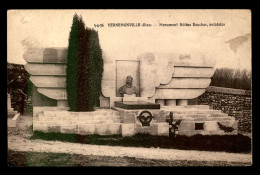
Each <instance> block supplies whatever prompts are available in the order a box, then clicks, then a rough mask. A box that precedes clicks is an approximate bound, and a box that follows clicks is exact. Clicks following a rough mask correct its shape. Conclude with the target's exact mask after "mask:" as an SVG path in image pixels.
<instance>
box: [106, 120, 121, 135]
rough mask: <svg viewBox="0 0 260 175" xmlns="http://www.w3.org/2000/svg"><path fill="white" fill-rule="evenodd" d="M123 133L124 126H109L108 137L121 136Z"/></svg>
mask: <svg viewBox="0 0 260 175" xmlns="http://www.w3.org/2000/svg"><path fill="white" fill-rule="evenodd" d="M121 133H122V124H121V123H111V124H109V125H108V129H107V131H106V135H112V134H121Z"/></svg>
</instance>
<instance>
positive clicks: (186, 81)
mask: <svg viewBox="0 0 260 175" xmlns="http://www.w3.org/2000/svg"><path fill="white" fill-rule="evenodd" d="M210 82H211V79H210V78H172V80H171V81H170V82H169V83H168V84H166V85H160V86H159V87H157V88H159V89H164V88H168V89H169V88H171V89H175V88H207V87H208V86H209V84H210Z"/></svg>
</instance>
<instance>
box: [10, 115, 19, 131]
mask: <svg viewBox="0 0 260 175" xmlns="http://www.w3.org/2000/svg"><path fill="white" fill-rule="evenodd" d="M20 116H21V115H20V113H17V114H16V115H15V116H14V117H13V118H10V119H8V128H14V127H16V126H17V123H18V122H19V120H20V118H21V117H20Z"/></svg>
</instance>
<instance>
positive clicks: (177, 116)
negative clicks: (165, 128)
mask: <svg viewBox="0 0 260 175" xmlns="http://www.w3.org/2000/svg"><path fill="white" fill-rule="evenodd" d="M173 117H174V118H180V117H182V118H185V117H190V118H198V117H228V115H227V114H225V113H215V114H207V113H205V114H204V113H202V114H193V113H191V114H173Z"/></svg>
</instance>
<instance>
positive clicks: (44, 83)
mask: <svg viewBox="0 0 260 175" xmlns="http://www.w3.org/2000/svg"><path fill="white" fill-rule="evenodd" d="M30 80H31V81H32V83H33V84H34V85H35V86H36V87H47V88H50V87H52V88H65V82H66V78H65V77H62V76H60V75H59V76H54V75H53V76H49V75H48V76H31V77H30Z"/></svg>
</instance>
